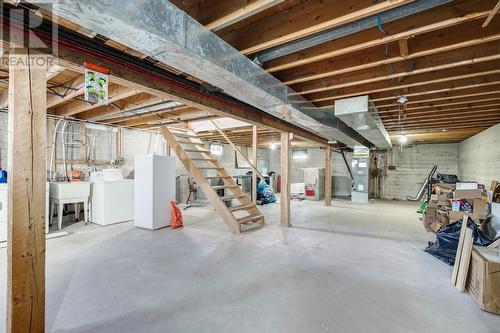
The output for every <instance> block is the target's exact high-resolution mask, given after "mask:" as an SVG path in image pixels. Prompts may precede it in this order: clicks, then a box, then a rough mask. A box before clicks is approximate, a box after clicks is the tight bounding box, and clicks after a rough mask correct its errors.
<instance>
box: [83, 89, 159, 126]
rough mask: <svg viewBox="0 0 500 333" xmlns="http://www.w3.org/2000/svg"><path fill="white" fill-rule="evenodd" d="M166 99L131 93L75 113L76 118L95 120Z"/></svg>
mask: <svg viewBox="0 0 500 333" xmlns="http://www.w3.org/2000/svg"><path fill="white" fill-rule="evenodd" d="M167 101H168V99H162V98H160V97H157V96H151V95H150V94H147V93H140V94H137V95H133V96H131V97H129V98H126V99H124V100H119V101H116V102H114V103H111V104H108V105H104V106H101V107H98V108H96V109H93V110H88V111H85V112H82V113H79V114H78V115H77V118H78V119H82V120H95V119H99V118H100V117H107V116H113V115H119V114H120V113H123V112H129V111H132V110H135V109H138V108H142V107H146V106H149V105H154V104H158V103H161V102H167Z"/></svg>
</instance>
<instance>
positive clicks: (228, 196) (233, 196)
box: [221, 193, 247, 201]
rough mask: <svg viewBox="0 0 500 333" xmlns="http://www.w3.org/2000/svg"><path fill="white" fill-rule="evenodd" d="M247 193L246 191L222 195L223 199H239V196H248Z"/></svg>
mask: <svg viewBox="0 0 500 333" xmlns="http://www.w3.org/2000/svg"><path fill="white" fill-rule="evenodd" d="M246 196H247V195H246V194H245V193H240V194H231V195H226V196H224V197H221V200H223V201H225V200H231V199H238V198H243V197H246Z"/></svg>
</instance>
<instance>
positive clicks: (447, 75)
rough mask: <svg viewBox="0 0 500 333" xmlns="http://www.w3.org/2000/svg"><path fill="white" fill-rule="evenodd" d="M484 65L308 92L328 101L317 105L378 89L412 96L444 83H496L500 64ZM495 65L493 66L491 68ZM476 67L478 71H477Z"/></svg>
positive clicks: (324, 104) (331, 104)
mask: <svg viewBox="0 0 500 333" xmlns="http://www.w3.org/2000/svg"><path fill="white" fill-rule="evenodd" d="M479 65H484V66H476V65H472V66H467V68H455V69H450V70H446V71H443V73H440V72H436V73H426V74H421V75H415V76H413V77H411V78H408V79H407V80H405V81H404V82H405V83H404V84H399V85H398V84H394V82H392V81H390V80H387V81H381V82H377V83H370V84H365V85H360V86H359V87H348V88H342V89H337V90H335V91H333V92H321V93H314V94H311V95H310V96H309V98H310V100H311V101H312V102H314V103H319V102H325V103H321V104H317V105H318V106H333V105H334V104H333V101H334V100H336V99H341V98H347V97H352V96H358V95H367V94H369V95H370V96H372V95H373V94H375V93H382V92H383V93H386V95H389V96H392V97H390V98H393V99H395V98H396V96H398V95H405V96H413V95H414V94H417V93H420V94H422V93H428V91H429V90H431V91H434V92H436V91H443V90H442V89H440V88H441V87H443V89H446V88H444V87H450V86H451V87H450V88H451V89H456V88H457V87H460V86H468V87H469V86H473V84H483V83H492V82H495V83H497V82H498V81H499V80H498V78H500V76H499V74H500V66H499V67H494V66H492V65H491V63H487V64H479ZM492 68H493V69H492ZM476 70H477V71H476ZM403 89H408V92H407V93H403V91H402V90H403ZM390 98H389V99H390Z"/></svg>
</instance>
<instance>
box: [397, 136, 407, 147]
mask: <svg viewBox="0 0 500 333" xmlns="http://www.w3.org/2000/svg"><path fill="white" fill-rule="evenodd" d="M407 142H408V137H407V136H406V135H404V134H401V135H400V136H399V143H401V144H403V145H404V144H405V143H407Z"/></svg>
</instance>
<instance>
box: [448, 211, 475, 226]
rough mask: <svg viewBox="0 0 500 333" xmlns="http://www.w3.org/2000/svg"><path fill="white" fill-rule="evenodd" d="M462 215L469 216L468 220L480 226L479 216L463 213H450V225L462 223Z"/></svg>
mask: <svg viewBox="0 0 500 333" xmlns="http://www.w3.org/2000/svg"><path fill="white" fill-rule="evenodd" d="M464 214H467V215H469V216H470V218H471V219H472V220H473V221H474V222H476V224H477V225H479V224H480V218H481V217H480V216H479V215H478V214H476V213H465V212H453V211H450V223H453V222H455V221H458V220H460V221H462V220H463V219H464Z"/></svg>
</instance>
